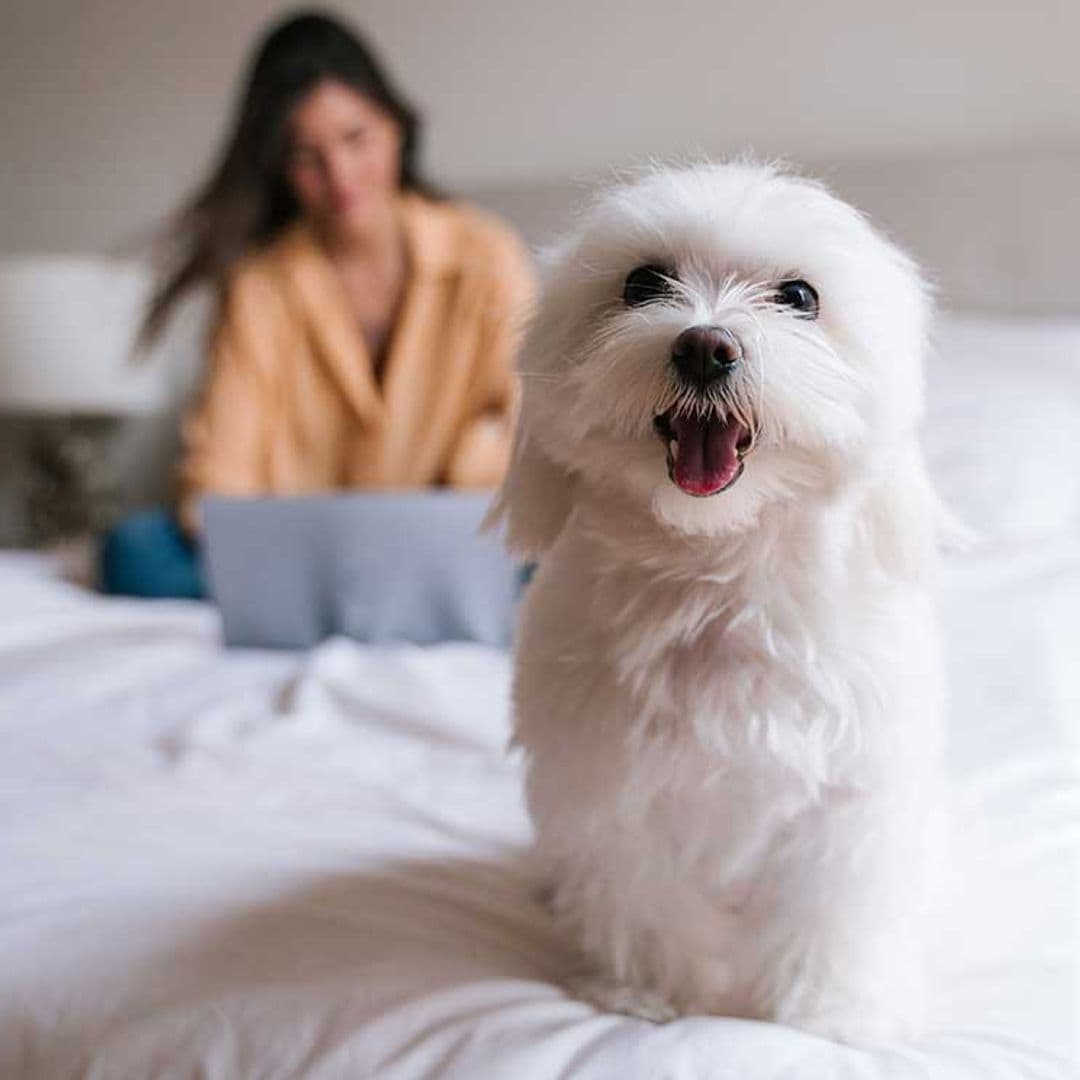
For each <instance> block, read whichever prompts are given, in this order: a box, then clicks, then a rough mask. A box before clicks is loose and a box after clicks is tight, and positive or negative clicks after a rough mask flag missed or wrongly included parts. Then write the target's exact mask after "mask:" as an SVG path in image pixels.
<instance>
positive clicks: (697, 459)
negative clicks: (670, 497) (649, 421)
mask: <svg viewBox="0 0 1080 1080" xmlns="http://www.w3.org/2000/svg"><path fill="white" fill-rule="evenodd" d="M653 428H654V429H655V430H656V434H657V435H659V436H660V438H661V439H662V440H663V441H664V445H665V446H666V447H667V467H668V476H670V477H671V479H672V481H673V482H674V483H675V484H677V485H678V486H679V488H681V489H682V490H683V491H685V492H686V494H687V495H695V496H698V497H699V498H703V497H705V496H707V495H716V494H717V493H718V492H721V491H726V490H727V489H728V488H729V487H731V485H732V484H734V483H735V481H736V480H738V479H739V477H740V476H741V475H742V471H743V458H744V457H745V456H746V454H747V453H748V452H749V450H750V447H751V445H752V443H753V438H752V436H751V433H750V429H749V428H748V427H747V426H746V425H745V424H744V423H742V421H740V420H737V419H736V418H735V417H734V416H726V417H722V416H720V415H718V414H717V413H711V414H708V415H705V416H687V415H685V414H682V413H675V412H673V411H672V410H668V411H667V412H665V413H661V414H660V415H659V416H657V417H655V418H654V419H653Z"/></svg>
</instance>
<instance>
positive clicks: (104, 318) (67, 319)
mask: <svg viewBox="0 0 1080 1080" xmlns="http://www.w3.org/2000/svg"><path fill="white" fill-rule="evenodd" d="M151 286H152V280H151V277H150V274H149V272H148V270H147V269H146V268H145V267H143V266H140V265H139V264H138V263H135V262H129V261H120V260H115V259H108V258H102V257H94V256H47V255H31V256H17V257H11V256H9V257H6V258H3V259H0V411H8V412H34V413H71V414H83V415H96V414H103V415H117V414H127V413H146V412H154V411H156V410H158V409H160V408H162V407H163V405H164V403H165V400H166V396H167V393H168V379H167V376H166V372H165V371H164V370H163V369H162V366H161V364H160V363H155V362H154V361H153V359H152V358H146V359H135V358H134V357H133V355H132V348H133V344H134V338H135V333H136V330H137V329H138V325H139V320H140V319H141V317H142V315H143V312H144V310H145V304H146V301H147V298H148V296H149V293H150V289H151Z"/></svg>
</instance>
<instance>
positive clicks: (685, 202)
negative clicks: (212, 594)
mask: <svg viewBox="0 0 1080 1080" xmlns="http://www.w3.org/2000/svg"><path fill="white" fill-rule="evenodd" d="M646 263H659V264H662V265H664V266H667V267H670V268H673V270H674V272H675V276H676V277H677V279H678V282H679V285H678V293H677V295H675V296H673V297H672V298H671V299H670V300H669V301H665V302H661V303H655V304H649V305H646V306H643V307H632V308H628V307H627V306H626V305H625V304H624V303H623V301H622V298H621V297H622V289H623V282H624V279H625V277H626V275H627V273H628V272H629V271H630V270H632V269H633V268H634V267H636V266H638V265H640V264H646ZM791 278H803V279H806V280H808V281H809V282H811V283H812V284H813V285H814V286H815V288H816V289H817V291H818V293H819V294H820V315H819V317H818V319H817V320H816V321H809V320H807V319H804V318H799V317H797V315H796V314H795V313H794V312H793V311H792V310H790V309H787V308H783V307H780V306H778V305H777V304H776V303H775V302H774V299H775V295H776V294H775V289H774V286H775V284H776V283H777V282H779V281H782V280H786V279H791ZM928 308H929V304H928V300H927V294H926V290H925V288H924V287H923V284H922V282H921V281H920V278H919V276H918V274H917V272H916V270H915V268H914V266H913V265H912V263H911V262H910V261H909V259H908V258H907V257H905V256H904V255H903V254H902V253H900V252H899V251H898V250H897V249H896V248H895V247H893V246H892V245H891V244H890V243H889V242H887V241H886V240H885V239H883V238H882V237H881V236H880V235H879V234H878V233H877V232H875V231H874V230H873V229H872V228H871V227H870V225H869V224H868V223H867V222H866V221H865V220H864V219H863V218H862V217H861V216H860V215H859V214H858V213H857V212H856V211H854V210H853V209H851V208H850V207H849V206H847V205H845V204H844V203H842V202H840V201H839V200H837V199H835V198H834V197H832V196H831V195H830V194H828V192H827V191H826V190H825V189H824V188H823V187H821V186H820V185H818V184H816V183H814V182H811V181H808V180H804V179H799V178H795V177H792V176H788V175H784V174H782V173H781V172H780V171H779V170H777V169H775V168H772V167H763V166H760V165H754V164H747V163H737V164H730V165H708V166H700V167H694V168H688V169H682V170H659V171H655V172H652V173H650V174H648V175H646V176H644V177H642V178H639V179H638V180H636V181H634V182H631V183H628V184H625V185H623V186H621V187H618V188H616V189H615V190H613V191H611V192H609V193H608V194H607V195H605V196H604V197H602V198H601V199H600V200H599V201H598V202H597V203H596V204H595V205H594V206H593V207H592V208H591V210H590V211H588V212H587V213H586V215H585V216H584V218H583V220H582V221H581V223H580V226H579V228H578V229H577V230H576V231H575V232H574V233H573V234H572V235H571V236H569V237H568V238H567V239H566V240H565V241H564V242H563V243H562V244H561V245H559V246H557V247H556V248H555V249H554V251H553V252H552V253H551V255H550V257H549V259H548V265H547V280H546V286H545V289H544V292H543V296H542V299H541V302H540V305H539V310H538V312H537V315H536V318H535V321H534V324H533V326H532V328H531V331H530V333H529V335H528V337H527V340H526V343H525V346H524V348H523V350H522V354H521V360H520V365H519V366H520V374H521V376H522V384H523V401H522V411H521V416H520V419H519V424H518V431H517V436H516V446H515V455H514V460H513V463H512V466H511V469H510V472H509V475H508V478H507V480H506V482H505V485H504V487H503V489H502V492H501V494H500V501H499V504H498V510H499V512H500V513H501V514H502V515H504V516H505V518H506V522H507V526H508V535H509V538H510V541H511V543H512V545H513V546H514V547H515V548H516V549H517V550H518V551H520V552H523V553H526V554H529V555H532V556H535V557H537V558H538V559H539V564H540V565H539V570H538V572H537V574H536V576H535V578H534V580H533V582H532V584H531V585H530V587H529V589H528V592H527V596H526V598H525V601H524V606H523V610H522V617H521V623H520V629H519V641H518V653H517V668H516V676H515V688H514V698H515V709H516V741H517V742H518V743H519V744H520V745H521V746H522V747H523V748H524V750H525V752H526V755H527V760H528V780H527V790H528V801H529V806H530V810H531V812H532V815H533V818H534V821H535V825H536V830H537V841H538V851H539V854H540V856H541V858H542V861H543V864H544V867H545V869H546V872H547V874H548V875H549V876H550V881H551V883H552V888H553V893H552V895H553V903H554V907H555V910H556V912H557V914H558V916H559V918H560V920H561V921H562V922H563V924H564V925H565V926H566V927H567V928H568V929H569V930H570V931H571V932H572V933H573V934H574V935H575V936H576V937H577V939H578V941H579V942H580V944H581V945H582V946H583V948H584V950H585V952H586V953H587V955H588V956H589V958H590V960H591V962H592V963H593V964H594V965H595V966H596V968H597V970H598V971H599V972H600V973H601V978H600V979H595V980H593V981H592V982H591V983H590V987H589V991H588V994H589V996H590V997H591V998H592V999H593V1000H595V1001H597V1002H598V1003H600V1004H602V1005H607V1006H609V1007H613V1008H618V1009H620V1010H624V1011H630V1012H638V1013H641V1014H642V1015H652V1016H656V1015H662V1014H665V1013H667V1012H668V1011H669V1010H670V1011H671V1012H674V1013H690V1012H705V1013H717V1014H724V1015H736V1016H746V1017H757V1018H766V1019H772V1020H776V1021H779V1022H781V1023H785V1024H791V1025H794V1026H797V1027H801V1028H804V1029H807V1030H811V1031H815V1032H819V1033H822V1034H826V1035H829V1036H831V1037H835V1038H839V1039H843V1040H846V1041H856V1042H858V1041H866V1040H870V1041H873V1040H876V1039H881V1038H890V1037H894V1036H897V1035H900V1034H903V1033H905V1032H910V1031H913V1030H915V1029H917V1027H918V1026H919V1024H920V1021H921V1013H922V1011H923V1000H924V992H923V987H922V982H923V980H922V978H921V956H920V947H921V944H920V943H921V929H920V922H921V920H922V916H923V914H924V911H925V897H926V891H925V882H926V876H927V875H926V874H925V873H924V868H925V866H926V864H927V856H928V852H929V849H930V845H931V840H932V837H933V835H935V834H936V825H935V824H934V823H933V820H932V819H933V813H932V810H933V807H934V806H935V804H936V801H937V798H936V795H937V787H938V779H937V773H938V764H937V763H938V758H939V745H938V743H939V718H940V713H941V706H942V693H941V678H940V670H939V649H938V638H937V632H936V627H935V620H934V617H933V610H932V603H931V599H930V596H929V589H928V578H929V576H930V572H931V569H932V566H933V559H934V539H935V538H934V532H935V517H936V511H937V503H936V500H935V497H934V493H933V489H932V487H931V484H930V482H929V480H928V477H927V474H926V470H925V468H924V465H923V461H922V457H921V454H920V450H919V447H918V443H917V439H916V427H917V424H918V421H919V418H920V412H921V408H922V370H921V369H922V355H923V349H924V334H925V326H926V321H927V316H928ZM705 323H707V324H717V325H721V326H724V327H726V328H728V329H730V330H732V331H733V332H734V333H735V334H736V335H737V337H738V338H739V340H740V341H741V343H742V346H743V350H744V356H743V360H742V363H741V364H740V365H739V368H738V370H737V372H736V375H735V377H734V378H733V380H732V381H731V382H730V383H729V384H728V386H727V389H726V391H725V396H724V402H723V406H722V407H723V408H725V409H729V410H737V411H739V412H740V413H741V414H742V415H750V416H752V418H753V420H754V422H755V425H756V427H757V429H758V430H757V432H756V443H755V446H754V449H753V451H752V452H751V453H750V454H749V456H748V457H747V459H746V462H745V471H744V473H743V475H742V477H741V478H740V479H739V480H738V481H737V482H736V483H735V485H734V486H733V487H731V488H730V489H729V490H726V491H724V492H721V493H719V494H717V495H714V496H711V497H709V498H693V497H691V496H689V495H687V494H684V493H683V492H682V491H681V490H680V489H679V488H678V487H677V486H676V485H675V484H674V483H673V482H672V481H671V480H670V479H669V477H668V475H667V472H666V468H665V449H664V446H663V445H662V443H661V441H660V439H659V438H658V437H657V435H656V434H655V433H654V431H653V428H652V422H653V418H654V416H655V415H656V414H657V413H659V412H660V411H661V410H662V409H663V408H665V407H668V406H670V405H671V404H672V403H673V402H674V401H676V400H677V398H678V395H679V393H680V390H679V388H678V386H677V385H676V382H675V375H674V371H673V370H672V366H671V363H670V359H669V358H670V355H671V348H672V342H673V340H674V339H675V337H676V335H677V334H678V333H679V332H680V331H681V330H683V329H685V328H687V327H690V326H694V325H698V324H705Z"/></svg>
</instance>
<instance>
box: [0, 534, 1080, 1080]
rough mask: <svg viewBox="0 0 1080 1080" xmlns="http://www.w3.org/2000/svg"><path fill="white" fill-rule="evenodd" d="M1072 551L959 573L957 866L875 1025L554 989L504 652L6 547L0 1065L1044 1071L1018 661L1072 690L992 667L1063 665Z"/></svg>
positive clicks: (1061, 775) (1067, 856) (264, 1071)
mask: <svg viewBox="0 0 1080 1080" xmlns="http://www.w3.org/2000/svg"><path fill="white" fill-rule="evenodd" d="M1078 556H1080V552H1078V551H1076V550H1073V551H1064V550H1061V551H1047V552H1044V553H1043V561H1042V563H1041V565H1040V567H1039V572H1038V575H1036V576H1037V577H1038V580H1039V596H1038V598H1037V599H1038V602H1037V603H1031V602H1030V597H1029V596H1026V597H1023V598H1020V597H1017V596H1015V595H1012V594H1011V589H1012V588H1013V586H1012V584H1011V579H1010V574H1013V573H1015V574H1018V575H1019V578H1020V580H1021V581H1022V582H1023V587H1024V589H1025V591H1026V590H1028V589H1030V586H1031V582H1032V580H1034V578H1033V576H1032V567H1031V566H1026V567H1020V568H1014V569H1013V570H1010V569H1009V568H1008V567H1006V566H1004V565H1003V564H1002V563H1001V561H1000V560H994V563H993V566H991V567H988V566H986V565H979V564H978V563H977V562H975V563H973V564H972V563H969V564H968V565H967V567H966V569H965V570H964V571H963V572H962V573H961V572H959V571H954V572H953V573H952V575H951V581H950V590H949V592H950V596H951V603H950V604H949V609H948V610H949V614H950V629H951V631H952V634H951V637H952V640H953V642H954V643H956V642H960V643H963V644H964V646H965V649H964V651H965V655H966V659H965V660H964V662H963V663H961V664H959V665H956V666H955V667H954V674H955V675H956V677H957V679H958V681H959V684H960V685H959V687H958V688H957V689H958V692H959V693H960V694H961V696H962V697H963V698H964V699H965V701H966V710H965V712H964V714H963V715H962V716H961V717H959V718H958V721H957V723H956V725H955V737H954V739H953V745H952V759H953V771H954V774H955V776H956V782H957V803H958V809H959V812H960V814H961V819H962V823H963V825H962V828H961V830H960V833H961V840H962V845H961V847H962V853H963V858H962V860H961V861H960V862H959V863H958V870H959V873H958V875H957V876H958V878H959V879H960V884H961V890H960V895H959V896H958V898H957V900H956V902H955V903H954V904H953V906H952V908H951V909H950V912H949V913H948V915H947V917H946V919H945V931H944V933H943V935H942V946H941V949H940V961H941V963H940V967H941V974H940V976H939V979H938V983H939V990H940V992H939V1004H938V1010H937V1023H936V1025H935V1027H936V1030H935V1031H934V1033H933V1034H932V1035H930V1036H929V1037H928V1038H926V1039H925V1040H924V1041H923V1042H921V1043H919V1044H918V1045H914V1046H903V1047H896V1048H893V1049H888V1050H882V1051H880V1052H876V1053H866V1052H860V1051H855V1050H850V1049H844V1048H841V1047H838V1046H835V1045H832V1044H830V1043H827V1042H823V1041H821V1040H818V1039H815V1038H812V1037H810V1036H807V1035H803V1034H800V1033H798V1032H795V1031H790V1030H786V1029H783V1028H780V1027H775V1026H771V1025H766V1024H754V1023H749V1022H745V1021H735V1020H719V1019H706V1018H702V1019H691V1020H682V1021H678V1022H676V1023H672V1024H668V1025H665V1026H652V1025H650V1024H647V1023H643V1022H641V1021H637V1020H632V1019H628V1018H623V1017H617V1016H606V1015H598V1014H596V1013H594V1012H593V1011H592V1010H591V1009H590V1008H589V1007H587V1006H585V1005H582V1004H579V1003H578V1002H575V1001H573V1000H571V999H569V998H568V997H566V996H565V995H564V993H563V992H562V990H561V989H560V988H559V980H560V977H561V976H562V975H563V974H565V973H566V972H567V971H569V970H571V969H572V967H573V965H574V962H575V959H574V957H573V956H572V955H571V954H570V953H569V951H568V950H567V949H566V947H565V946H564V945H563V944H562V943H561V942H560V941H558V940H557V938H556V937H555V936H554V935H553V933H552V930H551V927H550V924H549V921H548V918H547V916H546V914H545V911H544V909H543V907H542V906H541V905H540V904H539V903H538V902H537V900H536V899H535V898H534V895H533V892H532V889H533V883H532V882H531V880H530V877H529V874H528V870H527V864H526V863H525V862H524V860H523V858H522V853H523V849H524V848H525V846H526V844H527V841H528V835H529V830H528V824H527V820H526V817H525V814H524V812H523V808H522V803H521V795H520V786H519V779H520V778H519V766H518V762H517V761H516V759H515V758H514V756H513V755H512V754H510V753H508V752H507V750H506V738H507V702H506V693H507V675H508V664H507V659H506V657H504V656H503V655H501V654H499V653H497V652H493V651H488V650H484V649H480V648H473V647H467V646H445V647H442V648H437V649H431V650H421V649H407V648H406V649H393V650H391V649H370V648H364V647H361V646H358V645H355V644H352V643H349V642H346V641H332V642H329V643H327V644H326V645H325V646H323V647H322V648H320V649H318V650H316V651H315V652H314V653H311V654H309V655H307V656H303V657H302V656H297V655H288V654H286V655H280V654H278V655H275V654H268V653H234V654H231V655H228V654H225V653H224V652H223V651H222V650H221V649H220V647H219V646H218V644H217V625H216V619H215V616H214V614H213V612H212V611H211V610H210V609H208V608H205V607H203V606H200V605H194V604H191V605H189V604H182V603H176V604H137V603H127V602H116V601H113V602H109V601H105V600H102V599H99V598H95V597H92V596H89V595H88V594H85V593H83V592H81V591H79V590H78V589H76V588H74V587H73V586H69V585H66V584H63V583H61V582H59V581H57V580H55V579H54V578H52V577H50V576H48V574H47V573H46V570H45V568H44V567H43V565H42V564H39V563H37V562H35V561H33V560H30V559H27V558H21V559H19V558H13V557H8V559H7V560H6V561H0V596H2V597H3V601H4V613H3V622H2V625H0V716H2V721H0V740H2V742H0V747H2V750H0V873H2V879H0V1077H3V1078H5V1080H7V1078H22V1077H27V1078H30V1077H34V1078H37V1077H43V1078H49V1080H52V1078H61V1077H69V1076H70V1077H74V1076H80V1077H95V1078H98V1077H100V1078H106V1077H108V1078H113V1077H115V1078H124V1080H127V1078H133V1080H134V1078H142V1077H212V1078H233V1077H236V1078H248V1077H260V1078H271V1077H275V1078H276V1077H297V1076H304V1077H369V1076H371V1077H380V1078H383V1077H385V1078H394V1077H401V1078H406V1077H407V1078H417V1077H434V1076H439V1077H462V1078H470V1080H471V1078H485V1077H492V1078H495V1077H506V1078H514V1080H519V1078H520V1080H529V1078H533V1077H535V1078H545V1080H546V1078H555V1077H582V1078H590V1080H591V1078H596V1080H601V1078H603V1080H607V1078H618V1077H631V1078H633V1077H642V1078H657V1080H659V1078H672V1080H674V1078H684V1077H685V1078H691V1077H694V1078H706V1077H710V1078H713V1077H715V1078H723V1080H729V1078H730V1080H757V1078H765V1077H768V1078H771V1080H772V1078H775V1080H779V1078H790V1080H813V1078H816V1077H844V1078H847V1077H851V1078H861V1077H866V1078H878V1077H888V1078H890V1080H901V1078H907V1077H933V1078H941V1080H951V1078H954V1077H955V1078H959V1077H964V1078H970V1080H994V1078H997V1077H1001V1078H1006V1077H1010V1078H1011V1077H1016V1078H1020V1077H1025V1078H1026V1077H1032V1078H1034V1077H1038V1078H1050V1077H1066V1076H1070V1075H1072V1073H1071V1072H1070V1068H1071V1066H1070V1060H1075V1059H1072V1057H1071V1056H1072V1055H1073V1054H1075V1053H1076V1045H1075V1041H1074V1037H1075V1023H1076V1020H1077V1014H1076V998H1075V990H1076V985H1075V980H1076V973H1077V968H1076V959H1077V957H1076V952H1075V945H1076V941H1075V939H1074V938H1072V936H1071V935H1072V934H1073V932H1074V930H1075V921H1074V920H1075V915H1076V905H1077V892H1076V877H1075V872H1076V863H1075V860H1076V855H1077V850H1078V845H1080V837H1078V836H1077V822H1078V820H1080V816H1078V795H1080V785H1078V784H1077V780H1076V773H1075V771H1074V770H1073V767H1072V765H1073V761H1074V759H1073V758H1072V756H1071V754H1072V753H1074V752H1075V749H1076V745H1075V740H1076V737H1077V730H1076V727H1075V725H1074V724H1073V721H1074V720H1075V707H1076V702H1077V700H1078V698H1077V696H1075V695H1076V683H1075V676H1071V675H1069V674H1068V672H1065V674H1066V678H1065V680H1064V681H1060V680H1056V679H1055V680H1044V685H1046V686H1049V685H1050V684H1051V682H1053V683H1054V684H1055V685H1058V686H1059V688H1060V690H1061V692H1062V694H1064V695H1066V696H1067V695H1074V696H1072V697H1071V698H1068V699H1067V700H1066V697H1063V698H1062V699H1061V700H1053V699H1052V695H1050V694H1048V693H1041V694H1040V693H1035V694H1028V692H1027V691H1028V690H1029V689H1030V685H1029V686H1027V687H1025V686H1018V685H1014V684H1013V683H1012V681H1011V676H1012V675H1015V673H1016V672H1018V671H1021V670H1037V669H1039V668H1040V667H1045V668H1053V667H1054V666H1055V665H1060V666H1061V667H1062V668H1063V671H1064V669H1068V671H1071V667H1072V665H1073V663H1074V660H1075V656H1076V651H1075V650H1076V645H1077V640H1076V633H1075V623H1076V620H1075V618H1073V617H1072V615H1071V612H1072V611H1073V610H1075V609H1076V605H1080V557H1078ZM1021 600H1022V602H1020V601H1021ZM1064 627H1069V628H1071V629H1070V633H1071V634H1072V637H1071V639H1070V640H1068V641H1062V640H1056V639H1057V638H1058V637H1059V633H1058V631H1060V629H1061V628H1064ZM1006 642H1007V643H1009V645H1010V649H1013V648H1015V650H1016V652H1015V653H1011V652H1010V654H1009V655H1008V656H1006V655H1005V654H1003V653H1002V652H1001V651H1000V650H1001V648H1002V646H1003V644H1005V643H1006ZM1070 678H1072V679H1073V681H1072V682H1069V679H1070ZM1070 740H1073V741H1072V743H1070Z"/></svg>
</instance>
